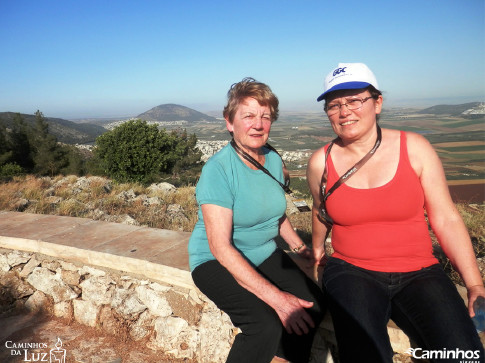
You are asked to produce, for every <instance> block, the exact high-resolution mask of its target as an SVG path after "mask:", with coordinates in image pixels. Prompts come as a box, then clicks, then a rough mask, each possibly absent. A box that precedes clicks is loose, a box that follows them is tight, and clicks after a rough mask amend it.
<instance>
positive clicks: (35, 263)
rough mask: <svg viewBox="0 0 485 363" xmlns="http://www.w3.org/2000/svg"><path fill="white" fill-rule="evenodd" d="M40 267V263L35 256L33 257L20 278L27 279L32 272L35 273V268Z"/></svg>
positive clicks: (20, 274) (21, 272)
mask: <svg viewBox="0 0 485 363" xmlns="http://www.w3.org/2000/svg"><path fill="white" fill-rule="evenodd" d="M39 265H40V261H38V260H37V259H36V258H35V256H32V257H31V259H30V260H29V262H27V264H26V265H25V266H24V268H23V269H22V271H20V273H19V276H20V277H27V276H29V275H30V273H31V272H32V271H34V268H36V267H37V266H39Z"/></svg>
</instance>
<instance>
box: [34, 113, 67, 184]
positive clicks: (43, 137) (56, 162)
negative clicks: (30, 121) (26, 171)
mask: <svg viewBox="0 0 485 363" xmlns="http://www.w3.org/2000/svg"><path fill="white" fill-rule="evenodd" d="M30 136H31V137H30V144H31V146H32V149H33V157H32V160H33V161H34V172H36V173H37V174H40V175H51V176H53V175H56V174H58V173H59V172H60V171H61V169H62V168H64V167H66V166H67V165H68V163H69V161H68V159H67V151H66V150H65V148H63V147H62V146H61V145H59V144H58V143H57V139H56V137H55V136H54V135H52V134H49V124H48V123H47V121H46V120H45V117H44V115H43V114H42V112H40V111H39V110H37V112H36V113H35V126H34V132H33V133H32V134H31V135H30Z"/></svg>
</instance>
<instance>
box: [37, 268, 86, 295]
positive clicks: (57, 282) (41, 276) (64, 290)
mask: <svg viewBox="0 0 485 363" xmlns="http://www.w3.org/2000/svg"><path fill="white" fill-rule="evenodd" d="M27 282H28V283H29V284H31V285H32V286H33V287H34V288H35V289H37V290H40V291H42V292H44V293H45V294H47V295H50V296H52V298H53V299H54V302H55V303H58V302H60V301H65V300H71V299H75V298H76V297H77V294H76V293H75V292H74V291H72V289H71V288H70V287H69V286H68V285H67V284H66V283H65V282H64V281H62V279H61V276H60V275H58V274H55V273H53V272H51V271H49V270H48V269H46V268H44V267H36V268H34V270H33V271H32V273H31V274H30V275H29V277H28V278H27Z"/></svg>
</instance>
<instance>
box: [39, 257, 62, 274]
mask: <svg viewBox="0 0 485 363" xmlns="http://www.w3.org/2000/svg"><path fill="white" fill-rule="evenodd" d="M41 266H42V267H43V268H46V269H48V270H50V271H52V272H55V271H57V269H58V268H60V267H61V264H60V263H59V262H58V261H52V260H44V261H42V264H41Z"/></svg>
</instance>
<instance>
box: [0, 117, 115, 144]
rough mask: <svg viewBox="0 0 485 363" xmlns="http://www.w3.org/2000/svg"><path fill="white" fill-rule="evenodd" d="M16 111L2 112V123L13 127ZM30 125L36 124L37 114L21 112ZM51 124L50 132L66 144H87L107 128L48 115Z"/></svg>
mask: <svg viewBox="0 0 485 363" xmlns="http://www.w3.org/2000/svg"><path fill="white" fill-rule="evenodd" d="M16 114H17V113H16V112H0V123H2V124H3V125H5V126H6V127H8V128H12V126H13V119H14V116H15V115H16ZM20 115H21V116H22V118H23V119H24V122H25V123H26V124H27V125H29V126H34V125H35V115H28V114H24V113H22V114H20ZM45 119H46V121H47V123H48V124H49V133H50V134H53V135H54V136H56V138H57V141H59V142H63V143H65V144H85V143H90V142H94V141H95V140H96V137H98V136H99V135H101V134H103V133H105V132H106V131H107V130H106V129H105V128H104V127H102V126H99V125H93V124H89V123H80V124H79V123H75V122H72V121H68V120H64V119H61V118H53V117H46V118H45Z"/></svg>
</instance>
